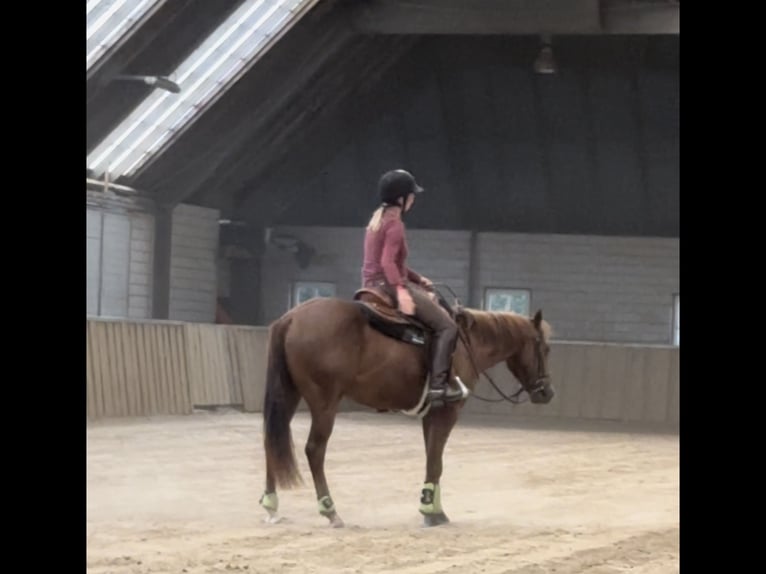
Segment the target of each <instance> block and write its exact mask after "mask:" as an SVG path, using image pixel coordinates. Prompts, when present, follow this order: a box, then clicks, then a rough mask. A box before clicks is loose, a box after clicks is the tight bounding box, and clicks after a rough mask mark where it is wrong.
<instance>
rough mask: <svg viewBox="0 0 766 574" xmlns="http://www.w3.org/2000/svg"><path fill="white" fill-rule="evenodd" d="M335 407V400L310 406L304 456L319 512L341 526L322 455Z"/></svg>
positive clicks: (330, 432)
mask: <svg viewBox="0 0 766 574" xmlns="http://www.w3.org/2000/svg"><path fill="white" fill-rule="evenodd" d="M337 408H338V405H337V402H336V403H335V404H332V405H323V406H322V407H316V408H314V407H312V408H311V430H310V431H309V438H308V440H307V441H306V458H308V461H309V467H310V468H311V475H312V477H313V478H314V488H315V489H316V493H317V501H318V503H319V514H321V515H322V516H325V517H326V518H327V519H328V520H329V521H330V524H331V525H332V526H333V527H334V528H340V527H342V526H343V520H341V518H340V516H338V513H337V512H336V511H335V503H334V502H333V501H332V498H331V497H330V489H329V487H328V486H327V479H326V478H325V474H324V457H325V453H326V452H327V441H329V440H330V435H331V434H332V428H333V426H334V424H335V414H336V412H337Z"/></svg>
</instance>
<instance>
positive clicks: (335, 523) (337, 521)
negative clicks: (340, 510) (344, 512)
mask: <svg viewBox="0 0 766 574" xmlns="http://www.w3.org/2000/svg"><path fill="white" fill-rule="evenodd" d="M344 526H346V525H345V524H344V523H343V520H341V518H340V516H338V515H337V514H335V515H334V516H332V517H331V518H330V527H331V528H343V527H344Z"/></svg>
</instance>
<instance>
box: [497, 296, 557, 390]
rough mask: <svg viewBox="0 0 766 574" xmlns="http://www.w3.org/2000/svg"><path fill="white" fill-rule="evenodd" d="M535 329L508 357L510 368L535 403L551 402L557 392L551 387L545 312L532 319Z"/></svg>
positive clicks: (536, 314) (507, 362) (507, 361)
mask: <svg viewBox="0 0 766 574" xmlns="http://www.w3.org/2000/svg"><path fill="white" fill-rule="evenodd" d="M529 321H530V323H531V324H532V327H533V331H529V333H530V335H527V334H526V333H527V332H526V330H525V336H524V337H523V343H522V345H521V348H520V349H519V351H518V352H517V353H514V354H513V355H511V356H510V357H509V358H508V359H506V361H505V363H506V365H508V369H510V371H511V372H512V373H513V376H514V377H516V378H517V379H518V380H519V382H520V383H521V384H522V385H523V386H524V390H526V391H527V393H528V394H529V400H530V401H532V402H533V403H535V404H546V403H549V402H551V399H553V396H554V395H555V394H556V393H555V392H554V391H553V387H551V377H550V374H549V372H548V353H549V352H550V346H549V345H548V328H547V325H544V324H543V313H542V311H538V312H537V313H535V316H534V317H533V318H532V319H529Z"/></svg>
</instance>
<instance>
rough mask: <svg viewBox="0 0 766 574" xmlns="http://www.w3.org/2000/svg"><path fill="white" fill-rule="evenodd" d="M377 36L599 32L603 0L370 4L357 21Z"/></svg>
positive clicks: (383, 0) (378, 0)
mask: <svg viewBox="0 0 766 574" xmlns="http://www.w3.org/2000/svg"><path fill="white" fill-rule="evenodd" d="M352 20H353V23H354V26H355V28H356V29H357V30H359V31H360V32H365V33H375V34H538V33H540V32H543V31H544V32H547V33H551V34H576V33H583V32H587V33H598V32H599V31H600V28H601V24H600V14H599V0H548V1H546V2H541V1H540V0H473V1H472V2H465V0H371V1H369V2H364V3H359V7H358V8H357V10H356V12H355V14H354V16H353V18H352Z"/></svg>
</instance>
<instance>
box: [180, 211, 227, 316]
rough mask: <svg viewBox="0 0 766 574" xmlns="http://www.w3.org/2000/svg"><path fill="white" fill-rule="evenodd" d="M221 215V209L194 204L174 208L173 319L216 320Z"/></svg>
mask: <svg viewBox="0 0 766 574" xmlns="http://www.w3.org/2000/svg"><path fill="white" fill-rule="evenodd" d="M218 217H219V213H218V210H215V209H208V208H204V207H197V206H193V205H179V206H178V207H176V208H175V210H174V211H173V229H172V235H171V242H172V248H171V256H170V318H171V319H174V320H178V321H195V322H213V321H215V306H216V291H217V286H216V275H217V273H216V254H217V249H218Z"/></svg>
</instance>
